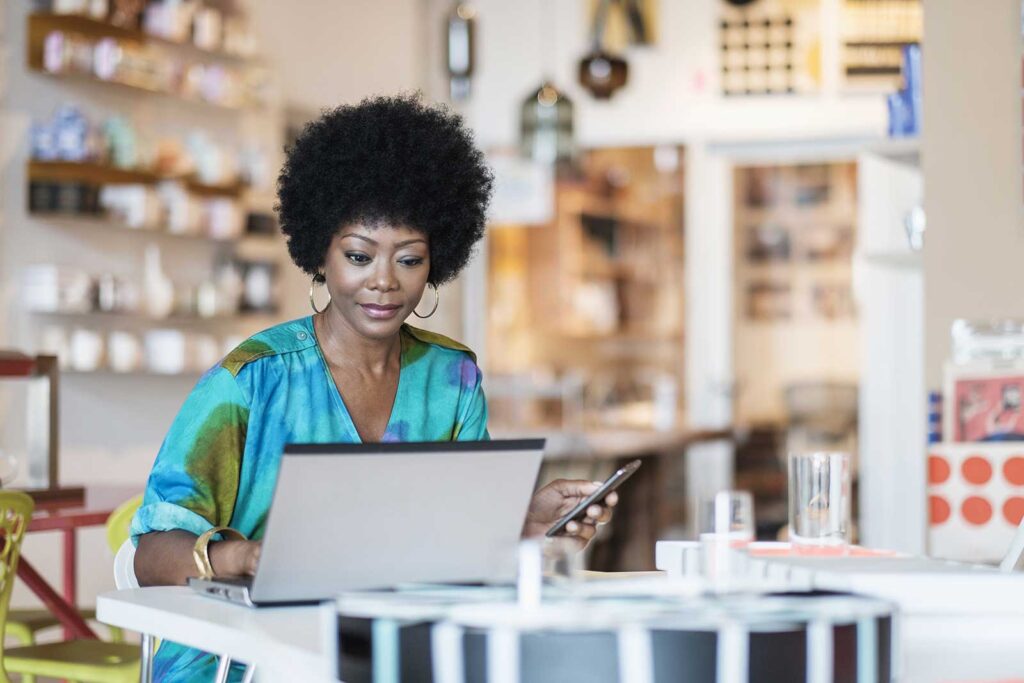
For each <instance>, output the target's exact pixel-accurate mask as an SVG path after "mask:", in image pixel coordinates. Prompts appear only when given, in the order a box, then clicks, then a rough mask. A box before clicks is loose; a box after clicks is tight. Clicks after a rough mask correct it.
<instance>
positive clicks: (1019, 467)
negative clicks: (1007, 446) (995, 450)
mask: <svg viewBox="0 0 1024 683" xmlns="http://www.w3.org/2000/svg"><path fill="white" fill-rule="evenodd" d="M1003 476H1004V477H1005V478H1006V481H1008V482H1010V483H1011V484H1013V485H1014V486H1024V456H1020V455H1014V456H1012V457H1009V458H1007V459H1006V462H1005V463H1003Z"/></svg>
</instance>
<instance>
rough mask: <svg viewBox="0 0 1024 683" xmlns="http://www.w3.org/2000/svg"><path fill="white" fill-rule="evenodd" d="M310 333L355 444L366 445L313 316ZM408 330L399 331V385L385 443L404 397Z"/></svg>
mask: <svg viewBox="0 0 1024 683" xmlns="http://www.w3.org/2000/svg"><path fill="white" fill-rule="evenodd" d="M306 322H307V325H308V326H309V331H310V332H311V333H312V336H313V341H314V342H315V344H314V345H315V346H316V354H317V356H319V358H320V367H322V368H323V371H324V374H325V375H326V378H327V383H328V385H329V386H330V387H331V389H333V391H332V392H331V393H332V394H334V401H335V403H336V407H337V408H339V409H340V412H341V414H342V416H343V417H344V419H345V423H346V425H347V427H348V430H349V432H351V434H352V437H353V438H354V439H355V441H354V442H353V443H364V441H363V437H362V436H361V435H360V434H359V430H358V429H357V428H356V421H355V420H354V419H352V413H350V412H349V410H348V406H347V405H345V398H344V397H343V396H342V395H341V390H340V389H339V388H338V383H337V382H336V381H334V374H333V373H332V372H331V366H330V365H329V364H328V363H327V357H326V356H325V355H324V350H323V347H321V346H320V338H319V337H318V336H317V334H316V324H315V323H314V321H313V316H308V317H307V318H306ZM405 336H406V330H405V325H402V327H401V328H399V330H398V383H397V384H396V385H395V398H394V399H393V400H392V402H391V413H390V414H389V415H388V423H387V425H385V427H384V433H383V434H381V441H382V442H383V440H384V437H386V436H387V435H388V434H389V433H391V427H392V426H393V425H394V421H395V411H396V409H397V408H398V401H399V399H400V398H401V396H402V376H403V375H404V374H405V373H404V372H403V369H404V367H405V353H406V341H405Z"/></svg>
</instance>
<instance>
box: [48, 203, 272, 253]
mask: <svg viewBox="0 0 1024 683" xmlns="http://www.w3.org/2000/svg"><path fill="white" fill-rule="evenodd" d="M29 216H30V217H32V218H34V219H38V220H42V221H46V222H47V223H51V224H54V225H59V226H61V227H66V228H81V227H83V226H86V227H87V228H90V229H97V230H114V231H117V232H130V233H134V234H137V235H143V236H158V237H167V238H170V239H175V240H189V241H192V242H205V243H207V244H213V245H218V246H233V245H236V244H239V243H241V242H266V243H270V242H275V243H276V242H277V237H278V236H277V235H276V234H274V235H268V234H262V233H261V234H250V233H242V234H241V235H239V236H237V237H228V238H220V237H212V236H210V235H204V234H194V233H180V232H171V231H169V230H167V229H166V228H162V227H157V228H133V227H131V226H129V225H126V224H125V223H122V222H120V221H118V220H115V219H113V218H109V217H107V216H104V215H89V214H75V213H65V212H60V211H33V212H30V213H29Z"/></svg>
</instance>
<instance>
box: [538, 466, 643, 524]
mask: <svg viewBox="0 0 1024 683" xmlns="http://www.w3.org/2000/svg"><path fill="white" fill-rule="evenodd" d="M641 464H643V463H642V461H640V460H634V461H633V462H631V463H629V464H628V465H623V466H622V467H620V468H619V469H617V470H616V471H615V474H613V475H612V476H610V477H608V479H607V480H605V482H604V483H603V484H601V487H600V488H599V489H597V490H596V491H594V492H593V493H591V494H590V495H589V496H587V497H586V498H584V499H583V500H581V501H580V502H579V505H577V506H576V507H574V508H573V509H572V510H569V512H567V513H566V514H565V516H564V517H562V518H561V519H560V520H558V521H557V522H555V525H554V526H552V527H551V528H550V529H548V530H547V533H545V534H544V535H545V536H547V537H549V538H550V537H551V536H555V535H556V534H559V533H561V532H562V530H564V529H565V526H566V525H567V524H568V523H569V522H571V521H573V520H577V519H583V517H584V516H585V515H586V514H587V508H588V507H590V506H591V505H593V504H594V503H600V502H601V501H603V500H604V499H605V498H606V497H607V496H608V494H609V493H611V492H612V491H614V490H615V489H617V488H619V485H620V484H622V482H624V481H626V480H627V479H629V478H630V477H632V476H633V473H634V472H636V471H637V470H638V469H640V465H641Z"/></svg>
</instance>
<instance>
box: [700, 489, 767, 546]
mask: <svg viewBox="0 0 1024 683" xmlns="http://www.w3.org/2000/svg"><path fill="white" fill-rule="evenodd" d="M697 535H698V538H701V539H704V538H706V537H707V536H708V535H714V536H715V537H717V538H723V539H725V540H728V541H730V542H731V543H733V544H736V543H749V542H750V541H753V540H754V499H753V497H751V495H750V493H749V492H747V491H719V492H718V493H716V494H715V495H714V497H713V498H705V499H702V500H700V501H699V502H698V507H697Z"/></svg>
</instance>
